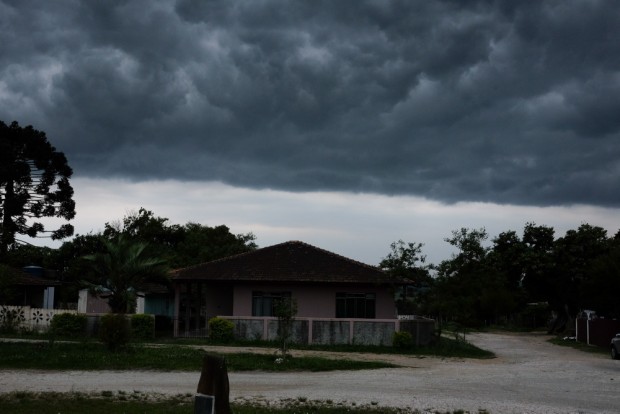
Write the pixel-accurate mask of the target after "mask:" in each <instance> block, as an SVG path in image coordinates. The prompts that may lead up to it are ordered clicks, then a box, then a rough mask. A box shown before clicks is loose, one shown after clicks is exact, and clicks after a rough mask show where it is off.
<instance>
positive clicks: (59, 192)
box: [0, 121, 75, 256]
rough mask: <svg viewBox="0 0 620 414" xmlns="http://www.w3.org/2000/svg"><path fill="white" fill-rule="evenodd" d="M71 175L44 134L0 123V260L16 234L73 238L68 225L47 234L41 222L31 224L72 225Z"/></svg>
mask: <svg viewBox="0 0 620 414" xmlns="http://www.w3.org/2000/svg"><path fill="white" fill-rule="evenodd" d="M72 174H73V171H72V170H71V168H70V167H69V165H68V163H67V159H66V157H65V155H64V154H63V153H62V152H59V151H56V148H54V147H53V146H52V145H51V144H50V143H49V141H48V140H47V137H46V136H45V133H44V132H42V131H37V130H36V129H34V128H32V126H27V127H21V126H19V124H18V123H17V122H15V121H14V122H12V123H11V124H10V125H6V124H5V123H4V122H2V121H0V194H2V197H0V220H1V221H0V256H3V255H4V254H6V253H7V251H8V250H9V247H10V246H13V245H15V243H16V239H15V235H16V234H24V235H27V236H29V237H37V236H38V235H39V234H40V233H44V232H45V233H51V234H48V236H49V237H51V238H52V239H54V240H59V239H63V238H65V237H68V236H71V235H72V234H73V226H71V225H69V224H64V225H61V226H60V227H59V228H58V229H57V230H53V231H46V230H45V227H44V226H43V224H42V223H41V222H37V221H31V222H29V219H32V218H35V217H36V218H40V217H57V218H62V219H65V220H71V219H73V217H74V216H75V202H74V201H73V188H71V185H70V184H69V178H71V175H72Z"/></svg>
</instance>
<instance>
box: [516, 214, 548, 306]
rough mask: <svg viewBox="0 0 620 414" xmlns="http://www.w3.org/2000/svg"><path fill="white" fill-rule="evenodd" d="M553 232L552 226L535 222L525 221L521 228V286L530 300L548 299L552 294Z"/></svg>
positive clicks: (540, 300)
mask: <svg viewBox="0 0 620 414" xmlns="http://www.w3.org/2000/svg"><path fill="white" fill-rule="evenodd" d="M554 234H555V230H554V229H553V227H549V226H542V225H541V226H539V225H536V224H535V223H527V224H526V225H525V228H524V229H523V244H524V245H525V253H524V257H523V265H524V270H523V287H524V288H525V290H526V292H527V295H528V300H529V301H530V302H544V301H548V300H549V298H551V297H552V296H553V293H554V292H553V286H552V285H553V283H552V281H551V276H552V272H553V267H554V258H553V243H554Z"/></svg>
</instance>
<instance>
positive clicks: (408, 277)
mask: <svg viewBox="0 0 620 414" xmlns="http://www.w3.org/2000/svg"><path fill="white" fill-rule="evenodd" d="M423 246H424V245H423V244H422V243H411V242H409V243H405V242H404V241H402V240H398V241H396V242H393V243H392V244H391V245H390V252H389V253H388V255H387V256H386V257H384V258H383V259H382V260H381V262H380V263H379V267H380V268H381V270H383V271H384V272H387V273H389V274H390V275H392V276H394V277H396V278H398V279H400V280H402V282H403V285H402V286H399V287H397V288H396V291H397V301H396V306H397V308H398V313H399V314H401V315H405V314H418V313H424V310H423V309H424V308H425V299H426V294H427V293H428V291H429V289H430V287H431V285H432V283H433V279H432V278H431V276H430V270H431V269H432V265H427V264H425V263H426V256H425V255H423V254H422V247H423Z"/></svg>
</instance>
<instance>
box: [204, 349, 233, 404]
mask: <svg viewBox="0 0 620 414" xmlns="http://www.w3.org/2000/svg"><path fill="white" fill-rule="evenodd" d="M197 392H198V393H199V394H205V395H212V396H213V397H214V398H215V413H216V414H232V411H231V410H230V401H229V396H230V388H229V384H228V370H227V369H226V360H225V359H224V358H221V357H217V356H214V355H209V354H207V355H205V356H204V358H203V359H202V372H201V373H200V380H199V381H198V389H197Z"/></svg>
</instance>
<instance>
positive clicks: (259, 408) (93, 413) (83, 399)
mask: <svg viewBox="0 0 620 414" xmlns="http://www.w3.org/2000/svg"><path fill="white" fill-rule="evenodd" d="M101 397H104V398H101ZM193 402H194V395H193V394H192V393H185V394H178V395H173V396H168V397H166V396H162V395H159V396H158V397H157V398H156V400H154V399H153V397H152V396H149V395H148V393H143V392H141V391H137V390H134V391H132V392H124V391H120V390H119V391H116V392H115V391H109V390H108V391H102V392H101V395H100V396H97V395H89V394H83V393H75V392H71V393H56V392H44V393H32V392H27V391H19V392H14V393H4V394H0V412H3V413H11V414H30V413H48V412H49V413H57V412H58V413H63V414H82V413H89V414H108V413H123V414H143V413H145V412H146V413H149V414H187V413H189V412H192V406H193ZM231 408H232V409H233V412H234V413H235V414H298V413H314V414H403V413H405V412H407V413H409V412H411V411H410V410H403V409H401V408H389V407H377V406H375V405H372V403H371V405H370V406H369V405H365V404H360V405H356V403H355V402H352V403H351V404H341V403H338V404H335V403H334V402H333V401H331V400H325V401H311V400H308V399H307V398H305V397H298V398H297V399H287V400H282V401H280V402H279V403H278V404H277V407H276V406H275V405H274V404H261V403H256V402H243V403H239V402H233V403H231ZM416 412H417V411H416ZM464 412H465V411H463V410H458V411H454V412H452V414H458V413H464ZM478 413H479V414H485V413H486V411H483V410H479V411H478ZM446 414H448V413H447V412H446Z"/></svg>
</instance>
